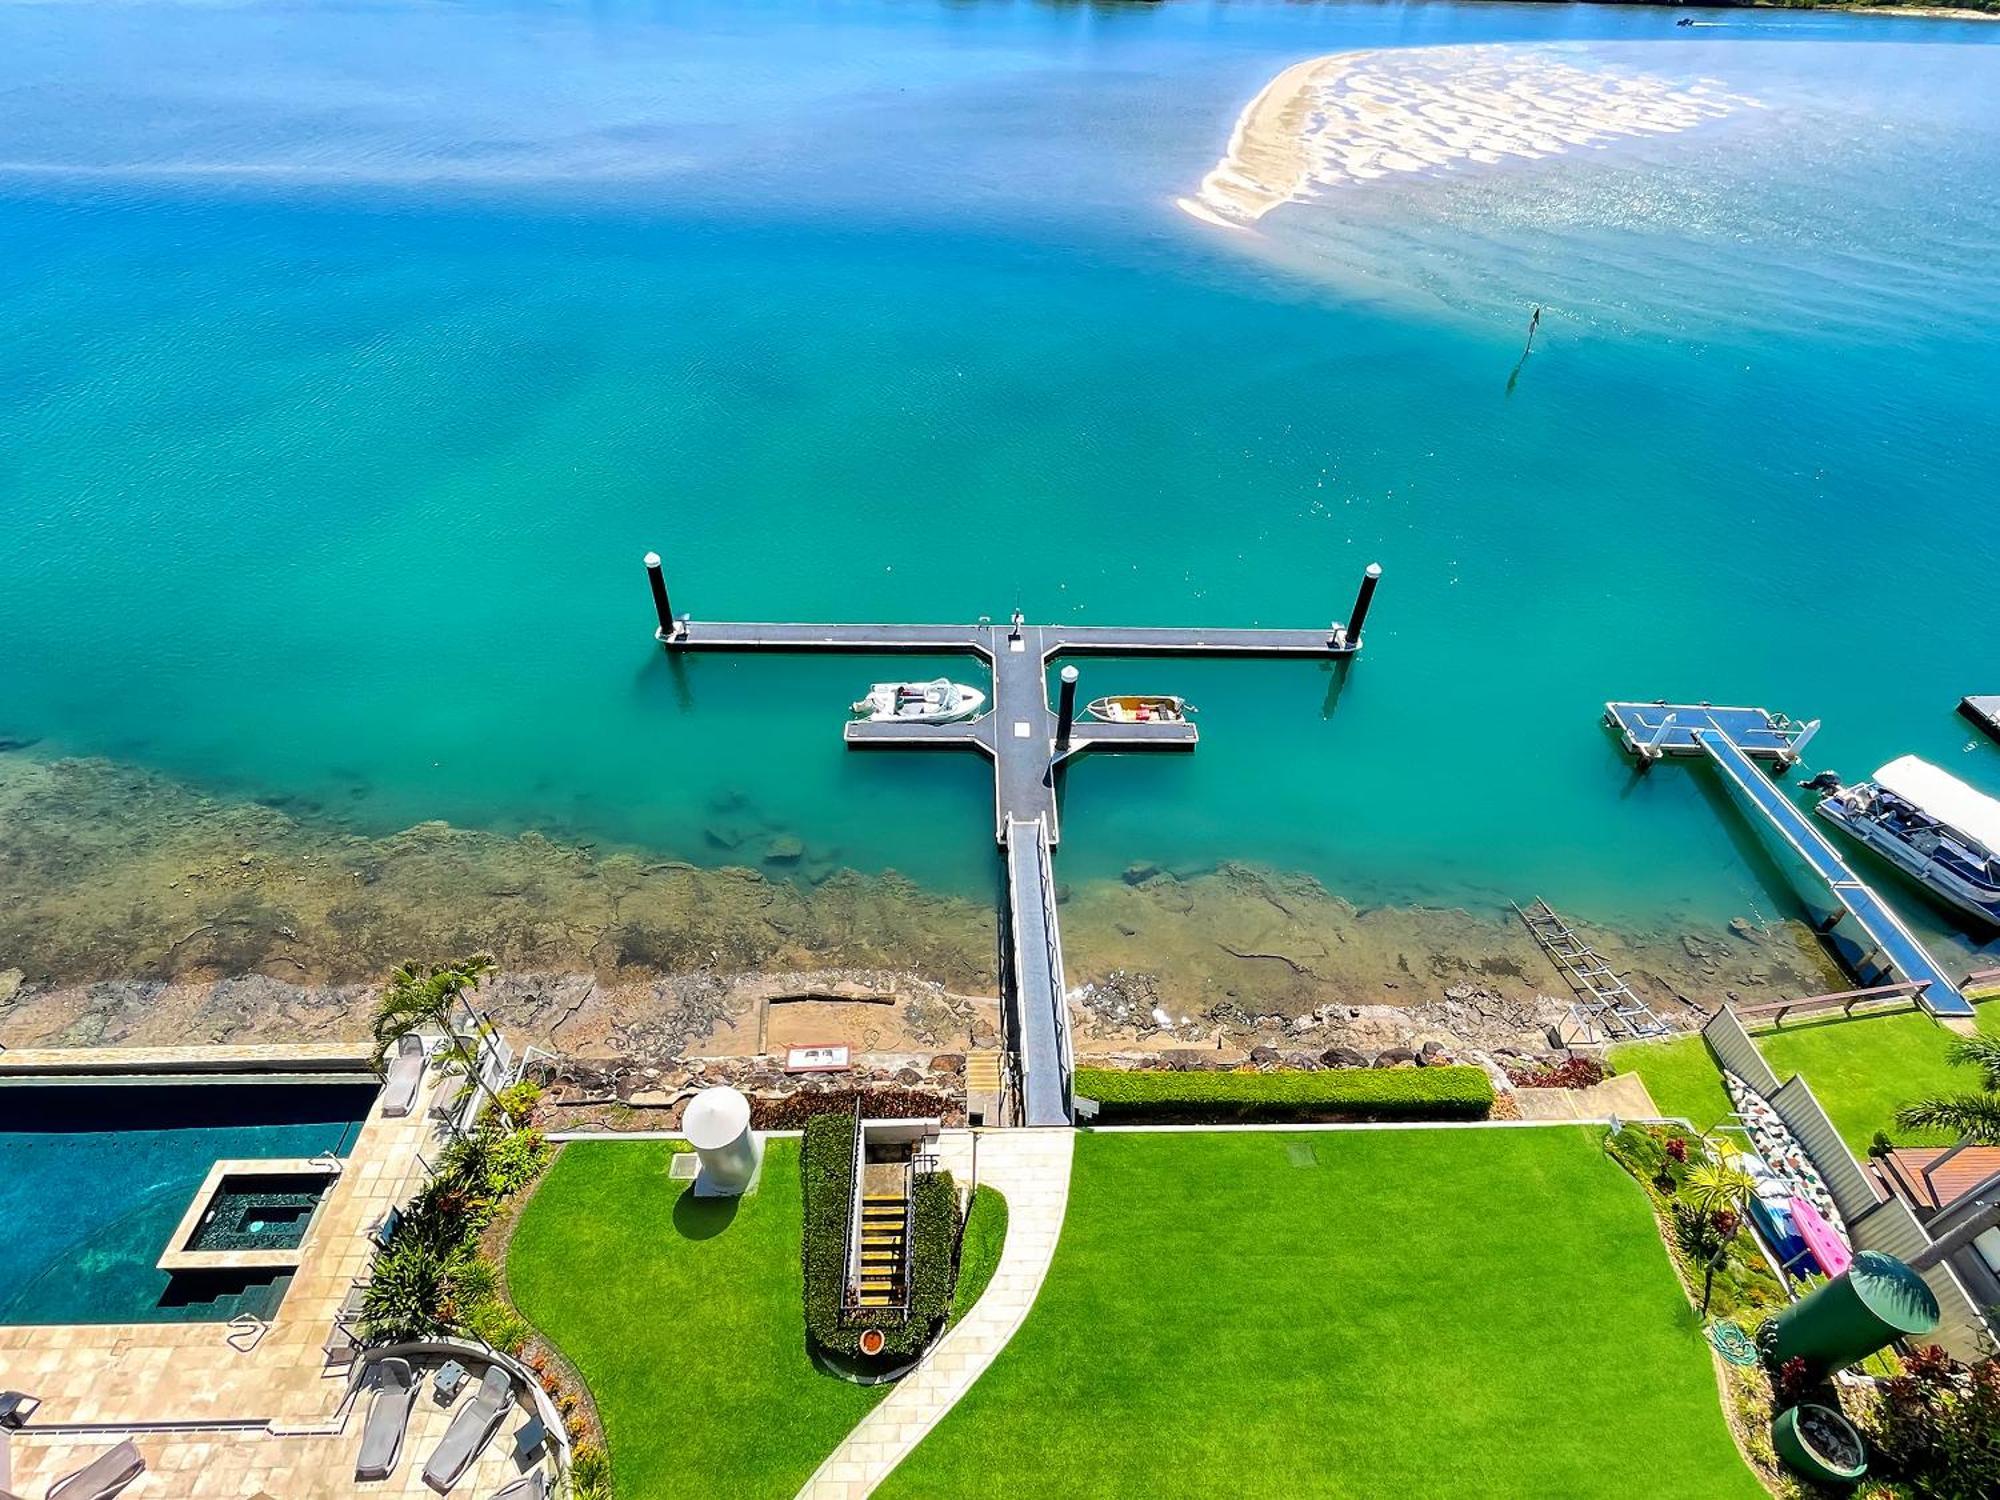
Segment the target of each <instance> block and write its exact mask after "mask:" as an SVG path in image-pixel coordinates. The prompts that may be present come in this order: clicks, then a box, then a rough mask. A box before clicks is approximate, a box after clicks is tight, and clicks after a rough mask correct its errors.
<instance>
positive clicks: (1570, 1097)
mask: <svg viewBox="0 0 2000 1500" xmlns="http://www.w3.org/2000/svg"><path fill="white" fill-rule="evenodd" d="M1514 1103H1515V1105H1516V1107H1517V1108H1519V1109H1520V1111H1521V1118H1522V1119H1524V1120H1605V1119H1609V1118H1610V1117H1611V1116H1612V1115H1616V1116H1618V1118H1619V1119H1621V1120H1645V1119H1650V1118H1652V1117H1653V1116H1655V1115H1658V1114H1659V1112H1660V1108H1659V1106H1658V1105H1656V1104H1655V1103H1653V1096H1652V1095H1651V1094H1649V1093H1647V1092H1646V1080H1645V1079H1644V1078H1642V1077H1640V1076H1639V1075H1638V1074H1637V1073H1620V1074H1618V1075H1617V1076H1616V1077H1613V1078H1607V1079H1605V1080H1604V1082H1602V1083H1600V1084H1595V1085H1593V1086H1592V1087H1590V1088H1587V1089H1516V1090H1514Z"/></svg>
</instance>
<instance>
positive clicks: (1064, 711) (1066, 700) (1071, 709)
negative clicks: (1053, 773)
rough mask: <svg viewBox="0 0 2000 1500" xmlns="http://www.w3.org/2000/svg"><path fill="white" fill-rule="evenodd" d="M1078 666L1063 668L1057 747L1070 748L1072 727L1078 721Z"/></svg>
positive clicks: (1057, 722)
mask: <svg viewBox="0 0 2000 1500" xmlns="http://www.w3.org/2000/svg"><path fill="white" fill-rule="evenodd" d="M1076 676H1077V673H1076V668H1075V667H1064V668H1063V669H1062V686H1061V687H1060V688H1058V689H1057V691H1056V749H1058V750H1067V749H1069V732H1070V727H1071V726H1072V725H1074V724H1075V723H1076Z"/></svg>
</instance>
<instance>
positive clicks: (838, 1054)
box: [785, 1046, 853, 1073]
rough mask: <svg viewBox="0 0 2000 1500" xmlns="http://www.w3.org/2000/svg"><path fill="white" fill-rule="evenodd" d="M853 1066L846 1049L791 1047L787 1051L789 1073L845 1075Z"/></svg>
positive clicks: (786, 1068)
mask: <svg viewBox="0 0 2000 1500" xmlns="http://www.w3.org/2000/svg"><path fill="white" fill-rule="evenodd" d="M851 1066H853V1065H852V1064H851V1063H849V1062H848V1060H847V1049H846V1048H845V1047H831V1046H829V1047H789V1048H787V1049H786V1051H785V1071H786V1072H787V1073H844V1072H846V1071H847V1069H848V1068H849V1067H851Z"/></svg>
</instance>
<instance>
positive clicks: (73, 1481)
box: [48, 1438, 146, 1500]
mask: <svg viewBox="0 0 2000 1500" xmlns="http://www.w3.org/2000/svg"><path fill="white" fill-rule="evenodd" d="M145 1472H146V1460H145V1459H143V1458H141V1457H140V1456H139V1450H138V1448H137V1447H136V1446H134V1445H133V1443H132V1441H131V1440H130V1439H129V1438H128V1439H127V1440H126V1441H124V1442H122V1443H120V1444H119V1445H118V1446H117V1447H116V1448H111V1449H108V1450H106V1451H105V1452H103V1453H100V1454H98V1455H97V1457H95V1458H93V1459H92V1460H91V1461H90V1462H89V1463H87V1464H85V1465H84V1466H83V1467H82V1468H80V1469H78V1470H77V1471H76V1472H75V1473H74V1474H66V1475H64V1476H63V1477H62V1478H61V1479H58V1480H57V1481H56V1482H55V1483H54V1484H52V1485H50V1486H49V1497H48V1500H111V1497H112V1496H113V1495H115V1494H117V1493H118V1492H119V1491H120V1490H122V1489H124V1488H125V1486H126V1485H128V1484H130V1483H131V1482H132V1481H133V1480H135V1479H137V1478H138V1477H139V1476H140V1475H141V1474H143V1473H145Z"/></svg>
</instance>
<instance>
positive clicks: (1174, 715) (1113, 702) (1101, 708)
mask: <svg viewBox="0 0 2000 1500" xmlns="http://www.w3.org/2000/svg"><path fill="white" fill-rule="evenodd" d="M1193 712H1194V705H1193V704H1192V703H1190V702H1188V701H1187V700H1186V699H1185V698H1175V697H1171V696H1169V695H1168V694H1165V693H1153V694H1147V693H1117V694H1113V695H1112V696H1110V697H1108V698H1094V699H1092V700H1091V703H1090V716H1091V717H1092V718H1093V719H1101V720H1103V721H1104V722H1105V723H1106V724H1178V723H1181V722H1182V721H1183V720H1185V719H1186V718H1187V716H1188V715H1189V714H1191V713H1193Z"/></svg>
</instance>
